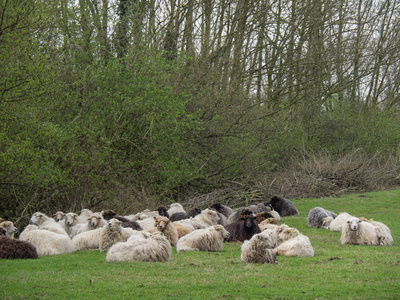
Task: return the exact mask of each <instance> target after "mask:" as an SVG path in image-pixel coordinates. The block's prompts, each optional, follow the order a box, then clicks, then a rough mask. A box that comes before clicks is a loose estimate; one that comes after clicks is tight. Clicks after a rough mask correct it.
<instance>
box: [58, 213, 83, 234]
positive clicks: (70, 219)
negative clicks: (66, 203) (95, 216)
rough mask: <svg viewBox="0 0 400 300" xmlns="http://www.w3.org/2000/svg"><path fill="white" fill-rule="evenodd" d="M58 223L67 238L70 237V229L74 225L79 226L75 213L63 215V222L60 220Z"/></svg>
mask: <svg viewBox="0 0 400 300" xmlns="http://www.w3.org/2000/svg"><path fill="white" fill-rule="evenodd" d="M59 223H60V224H63V225H64V230H65V231H66V232H67V234H68V235H69V236H71V232H72V228H73V227H74V226H75V225H77V224H79V223H78V215H77V214H76V213H73V212H69V213H67V214H65V218H64V220H62V221H61V222H59Z"/></svg>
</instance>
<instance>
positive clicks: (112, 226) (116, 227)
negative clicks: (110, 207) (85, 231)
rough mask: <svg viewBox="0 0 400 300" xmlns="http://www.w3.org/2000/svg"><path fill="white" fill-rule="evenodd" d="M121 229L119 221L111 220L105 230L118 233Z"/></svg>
mask: <svg viewBox="0 0 400 300" xmlns="http://www.w3.org/2000/svg"><path fill="white" fill-rule="evenodd" d="M121 228H122V222H121V221H120V220H117V219H114V218H112V219H110V220H109V221H108V224H107V229H108V230H109V231H113V232H115V231H120V230H121Z"/></svg>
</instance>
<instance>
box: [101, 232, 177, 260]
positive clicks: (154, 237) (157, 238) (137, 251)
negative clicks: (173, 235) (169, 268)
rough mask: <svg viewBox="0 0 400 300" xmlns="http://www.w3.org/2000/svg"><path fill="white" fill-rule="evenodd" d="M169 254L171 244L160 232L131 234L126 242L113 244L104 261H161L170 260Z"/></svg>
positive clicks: (170, 252) (170, 253)
mask: <svg viewBox="0 0 400 300" xmlns="http://www.w3.org/2000/svg"><path fill="white" fill-rule="evenodd" d="M171 255H172V248H171V244H170V243H169V241H168V239H167V238H166V237H165V236H164V235H163V234H162V233H160V232H157V233H155V234H149V233H148V234H144V233H142V234H133V235H132V236H131V237H130V238H129V239H128V241H127V242H121V243H117V244H115V245H113V246H112V247H111V248H110V249H109V250H108V252H107V256H106V261H107V262H116V261H120V262H121V261H153V262H161V261H168V260H170V259H171Z"/></svg>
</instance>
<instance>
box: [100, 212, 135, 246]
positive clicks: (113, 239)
mask: <svg viewBox="0 0 400 300" xmlns="http://www.w3.org/2000/svg"><path fill="white" fill-rule="evenodd" d="M132 233H133V229H132V228H124V227H122V222H121V221H119V220H117V219H114V218H113V219H111V220H109V221H108V224H107V225H106V226H104V227H103V228H102V231H101V235H100V243H99V250H100V251H107V250H108V249H110V247H111V246H112V245H114V244H116V243H118V242H126V240H127V239H128V238H129V236H130V235H131V234H132Z"/></svg>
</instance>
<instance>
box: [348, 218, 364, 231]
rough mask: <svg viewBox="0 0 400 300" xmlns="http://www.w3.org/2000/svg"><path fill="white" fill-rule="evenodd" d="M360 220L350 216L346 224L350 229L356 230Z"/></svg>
mask: <svg viewBox="0 0 400 300" xmlns="http://www.w3.org/2000/svg"><path fill="white" fill-rule="evenodd" d="M360 222H361V220H360V219H358V218H352V219H350V220H348V221H347V224H348V226H349V229H350V230H351V231H357V230H358V224H359V223H360Z"/></svg>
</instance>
